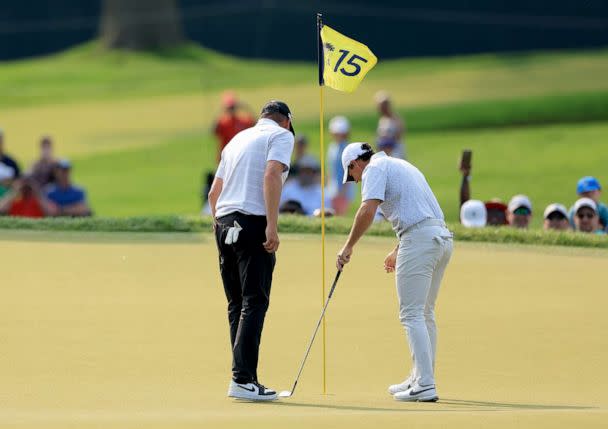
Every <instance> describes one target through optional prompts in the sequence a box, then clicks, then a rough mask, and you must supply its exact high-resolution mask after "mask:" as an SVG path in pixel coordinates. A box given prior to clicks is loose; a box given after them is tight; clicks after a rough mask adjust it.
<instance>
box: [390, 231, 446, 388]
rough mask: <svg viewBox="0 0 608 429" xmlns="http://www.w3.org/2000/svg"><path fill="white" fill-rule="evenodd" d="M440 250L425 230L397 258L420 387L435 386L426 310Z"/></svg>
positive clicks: (409, 240)
mask: <svg viewBox="0 0 608 429" xmlns="http://www.w3.org/2000/svg"><path fill="white" fill-rule="evenodd" d="M440 250H441V248H440V244H439V243H437V242H436V241H435V240H433V239H432V237H430V236H429V235H428V234H425V231H423V230H421V231H415V233H414V234H412V235H411V236H410V237H406V238H405V239H404V240H402V242H401V244H400V246H399V252H398V256H397V272H396V277H397V294H398V297H399V305H400V312H399V318H400V320H401V323H402V324H403V326H404V327H405V330H406V331H407V337H408V342H409V346H410V351H411V353H412V355H413V364H414V365H415V368H414V370H413V374H415V375H416V376H417V379H416V380H415V381H416V382H417V383H418V384H420V385H430V384H434V383H435V379H434V376H433V360H432V348H431V339H430V338H429V334H428V331H427V327H426V324H425V319H424V309H425V306H426V302H427V296H428V294H429V290H430V288H431V282H432V275H433V269H434V268H435V265H436V263H437V259H438V256H439V252H440Z"/></svg>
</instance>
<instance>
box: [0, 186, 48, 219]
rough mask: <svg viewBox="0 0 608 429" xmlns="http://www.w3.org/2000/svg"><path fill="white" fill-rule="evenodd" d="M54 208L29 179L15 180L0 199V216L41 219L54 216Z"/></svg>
mask: <svg viewBox="0 0 608 429" xmlns="http://www.w3.org/2000/svg"><path fill="white" fill-rule="evenodd" d="M55 213H56V208H55V205H54V204H53V203H51V202H50V201H49V200H48V199H47V198H46V197H45V196H44V195H43V194H42V193H41V192H40V187H39V186H38V183H37V182H36V181H35V180H34V179H33V178H31V177H25V178H23V179H17V180H15V182H14V184H13V189H12V190H11V191H9V192H7V193H6V195H4V197H3V198H2V199H0V214H3V215H9V216H19V217H31V218H41V217H44V216H50V215H54V214H55Z"/></svg>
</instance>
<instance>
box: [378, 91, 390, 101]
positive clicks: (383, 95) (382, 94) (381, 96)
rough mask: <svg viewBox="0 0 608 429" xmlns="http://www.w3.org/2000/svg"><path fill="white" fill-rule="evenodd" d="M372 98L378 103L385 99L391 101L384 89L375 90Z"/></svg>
mask: <svg viewBox="0 0 608 429" xmlns="http://www.w3.org/2000/svg"><path fill="white" fill-rule="evenodd" d="M374 100H376V103H378V104H380V103H384V102H386V101H391V96H390V95H388V92H386V91H378V92H376V95H374Z"/></svg>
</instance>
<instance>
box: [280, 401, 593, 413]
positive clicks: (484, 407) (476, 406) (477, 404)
mask: <svg viewBox="0 0 608 429" xmlns="http://www.w3.org/2000/svg"><path fill="white" fill-rule="evenodd" d="M269 404H272V405H276V406H281V407H298V408H321V409H327V410H339V411H369V412H408V413H409V412H459V411H466V412H470V411H505V410H554V411H563V410H591V409H594V408H595V407H589V406H575V405H547V404H515V403H509V402H487V401H470V400H465V399H440V400H439V402H437V404H438V406H440V405H452V406H458V408H437V409H435V410H431V409H429V408H427V407H425V408H423V409H411V408H400V407H399V408H398V407H397V406H395V407H393V408H388V407H365V406H359V405H335V404H319V403H317V404H314V403H303V402H292V401H281V402H271V403H269Z"/></svg>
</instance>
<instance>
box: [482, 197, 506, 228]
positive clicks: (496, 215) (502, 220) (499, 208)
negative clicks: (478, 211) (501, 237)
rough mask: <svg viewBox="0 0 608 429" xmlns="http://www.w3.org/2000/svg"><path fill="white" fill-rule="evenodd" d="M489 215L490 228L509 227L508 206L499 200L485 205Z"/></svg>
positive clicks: (488, 223)
mask: <svg viewBox="0 0 608 429" xmlns="http://www.w3.org/2000/svg"><path fill="white" fill-rule="evenodd" d="M485 206H486V211H487V213H488V220H487V225H488V226H503V225H508V224H509V222H508V221H507V209H508V208H507V205H506V204H505V203H503V202H502V201H500V199H499V198H492V199H491V200H490V201H486V203H485Z"/></svg>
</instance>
